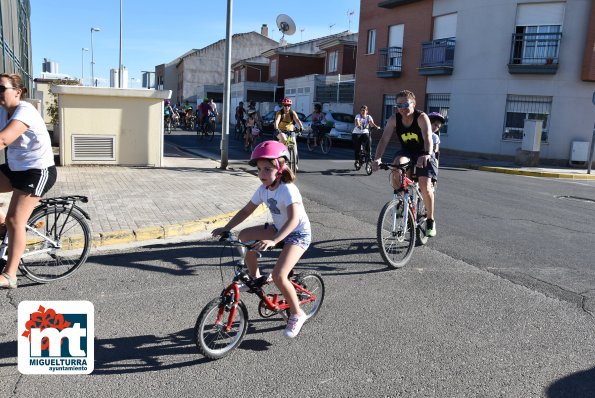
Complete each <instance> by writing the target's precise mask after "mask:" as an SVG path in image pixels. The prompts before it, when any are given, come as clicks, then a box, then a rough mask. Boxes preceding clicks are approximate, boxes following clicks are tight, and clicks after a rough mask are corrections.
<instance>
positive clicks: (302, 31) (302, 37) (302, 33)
mask: <svg viewBox="0 0 595 398" xmlns="http://www.w3.org/2000/svg"><path fill="white" fill-rule="evenodd" d="M304 30H305V29H304V28H301V29H300V41H304Z"/></svg>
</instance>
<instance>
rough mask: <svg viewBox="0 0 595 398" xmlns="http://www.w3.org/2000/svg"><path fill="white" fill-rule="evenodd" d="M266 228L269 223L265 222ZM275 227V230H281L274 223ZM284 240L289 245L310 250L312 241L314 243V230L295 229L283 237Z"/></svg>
mask: <svg viewBox="0 0 595 398" xmlns="http://www.w3.org/2000/svg"><path fill="white" fill-rule="evenodd" d="M264 228H265V229H267V228H268V224H265V226H264ZM273 228H274V229H275V231H279V229H278V228H277V227H276V226H274V225H273ZM283 242H285V244H288V245H295V246H299V247H301V248H302V249H304V250H308V247H310V243H312V232H310V231H301V232H300V231H293V232H292V233H290V234H289V235H287V236H286V237H285V239H283Z"/></svg>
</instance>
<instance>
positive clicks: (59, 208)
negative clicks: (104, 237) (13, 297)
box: [0, 195, 91, 283]
mask: <svg viewBox="0 0 595 398" xmlns="http://www.w3.org/2000/svg"><path fill="white" fill-rule="evenodd" d="M77 202H82V203H87V202H88V199H87V197H86V196H80V195H73V196H62V197H56V198H48V199H41V201H40V203H39V205H38V206H37V207H36V208H35V209H34V210H33V212H32V213H31V217H29V220H28V221H27V225H26V227H25V228H26V230H27V233H26V239H25V242H26V245H25V252H24V253H23V255H22V256H21V262H20V264H19V270H20V271H21V272H22V273H23V274H24V275H25V276H26V277H27V278H29V279H31V280H32V281H34V282H39V283H47V282H51V281H55V280H59V279H65V278H68V277H69V276H71V275H72V273H73V272H74V271H75V270H76V269H77V268H79V267H80V266H81V265H83V263H84V262H85V261H86V260H87V257H88V256H89V251H90V250H91V228H90V227H89V224H88V222H87V220H90V217H89V215H88V214H87V212H85V211H84V210H83V209H81V208H80V207H79V206H78V205H77V204H76V203H77ZM8 238H9V237H8V234H6V235H5V236H4V238H3V239H2V243H0V259H1V260H0V261H2V262H3V263H6V260H7V252H8Z"/></svg>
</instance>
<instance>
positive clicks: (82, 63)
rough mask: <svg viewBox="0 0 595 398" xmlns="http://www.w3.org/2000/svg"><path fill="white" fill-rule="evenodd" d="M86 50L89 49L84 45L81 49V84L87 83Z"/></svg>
mask: <svg viewBox="0 0 595 398" xmlns="http://www.w3.org/2000/svg"><path fill="white" fill-rule="evenodd" d="M85 51H89V49H88V48H85V47H83V48H82V49H81V84H82V85H83V86H84V85H85Z"/></svg>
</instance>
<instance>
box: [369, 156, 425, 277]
mask: <svg viewBox="0 0 595 398" xmlns="http://www.w3.org/2000/svg"><path fill="white" fill-rule="evenodd" d="M380 168H381V169H384V170H392V171H391V173H394V172H395V170H400V171H401V174H400V175H401V178H400V183H399V187H398V188H395V189H394V191H393V198H392V199H391V200H390V201H389V202H388V203H386V204H385V205H384V207H383V208H382V210H381V211H380V215H379V216H378V223H377V228H376V238H377V240H378V247H379V248H380V255H381V256H382V259H383V260H384V261H385V262H386V264H387V265H388V266H389V267H390V268H393V269H396V268H402V267H404V266H405V265H406V264H407V263H408V262H409V260H410V259H411V255H412V254H413V249H414V247H415V244H416V241H417V244H419V245H425V244H426V242H427V241H428V237H427V236H426V229H427V226H426V208H425V204H424V200H423V198H422V196H421V191H420V189H419V184H418V182H417V181H416V180H411V179H409V177H407V170H408V169H411V168H413V164H412V163H411V162H407V163H403V164H398V165H390V164H385V163H382V164H380ZM414 171H415V170H414ZM414 174H415V173H414Z"/></svg>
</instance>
